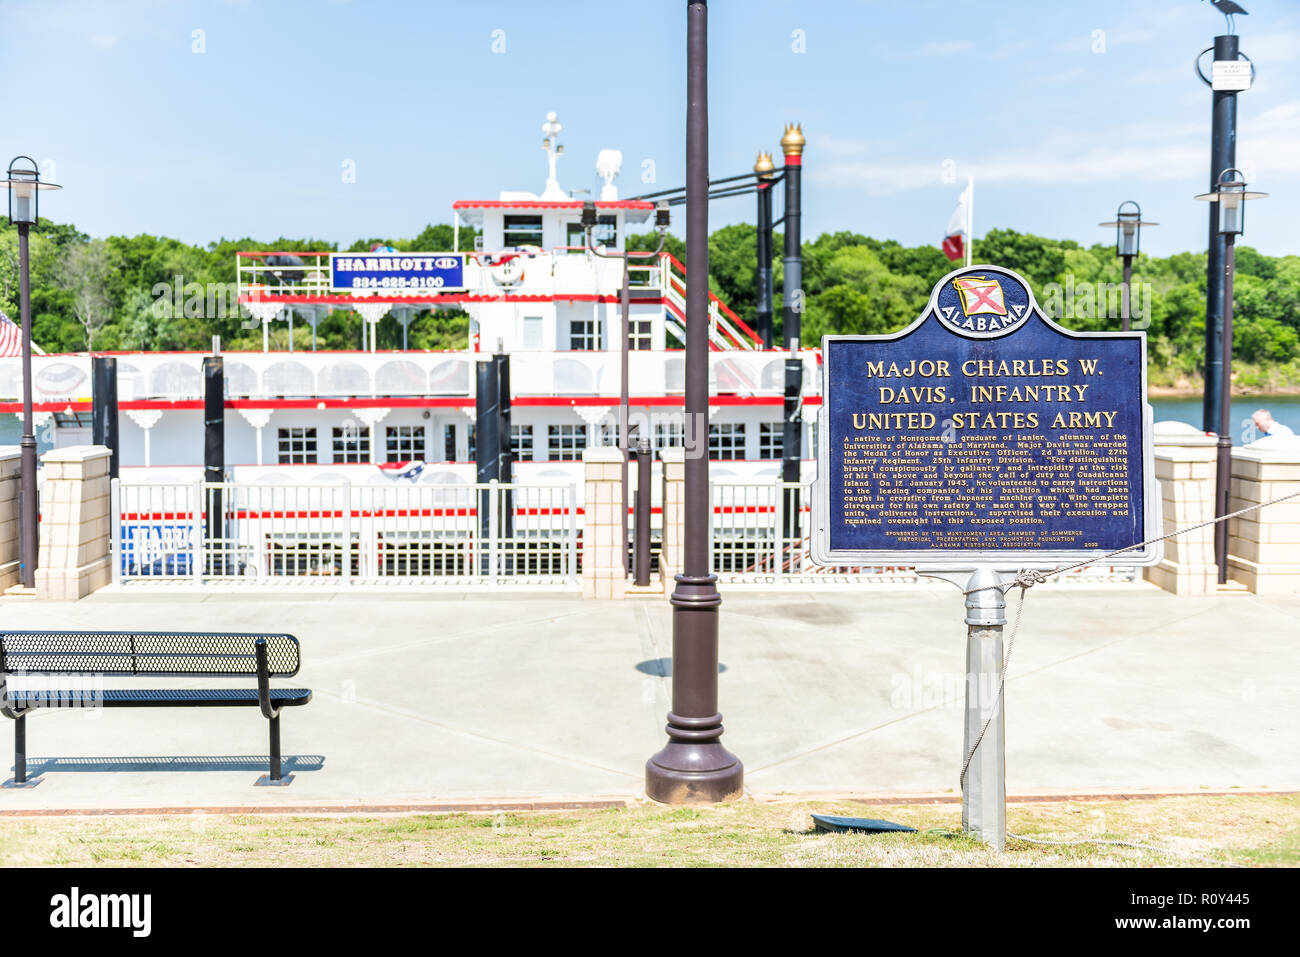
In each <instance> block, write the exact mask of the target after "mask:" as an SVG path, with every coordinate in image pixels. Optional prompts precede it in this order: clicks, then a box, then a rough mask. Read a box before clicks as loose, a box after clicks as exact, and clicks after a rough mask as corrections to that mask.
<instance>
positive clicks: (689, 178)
mask: <svg viewBox="0 0 1300 957" xmlns="http://www.w3.org/2000/svg"><path fill="white" fill-rule="evenodd" d="M708 16H709V11H708V5H707V4H706V3H705V2H704V0H690V2H688V3H687V5H686V275H687V276H694V277H695V278H694V279H692V280H690V281H689V282H687V284H686V429H685V433H686V435H687V436H688V438H687V442H686V461H685V476H684V478H685V483H684V484H685V488H684V490H683V491H684V498H685V501H684V502H683V506H684V508H683V513H684V514H683V522H682V526H683V527H682V533H683V534H682V537H683V549H682V572H681V574H680V575H678V576H677V578H676V582H677V585H676V587H675V588H674V589H673V594H672V598H671V599H670V601H671V603H672V608H673V704H672V710H671V711H669V712H668V727H667V729H666V730H667V732H668V743H667V744H666V745H665V746H664V747H663V749H662V750H660V751H659V752H658V753H657V754H655V755H654V756H653V757H652V758H650V760H649V761H647V762H646V766H645V791H646V796H647V797H649V798H651V799H652V800H655V801H660V802H663V803H665V804H712V803H716V802H718V801H728V800H732V799H735V798H738V797H740V795H741V791H742V790H743V786H744V774H745V771H744V767H743V766H742V765H741V763H740V760H739V759H738V758H737V757H736V756H735V755H734V754H731V753H730V752H729V751H727V749H726V748H724V747H723V746H722V740H721V739H722V715H721V714H719V713H718V607H719V606H720V605H721V604H722V596H721V595H719V594H718V579H717V576H716V575H714V574H713V573H712V572H711V570H710V562H709V539H710V535H711V528H712V525H713V522H712V517H713V516H712V506H711V504H710V502H709V451H708V450H709V442H708V423H709V282H708V276H709V72H708V55H709V46H708ZM692 439H693V440H694V441H692Z"/></svg>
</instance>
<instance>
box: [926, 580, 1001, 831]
mask: <svg viewBox="0 0 1300 957" xmlns="http://www.w3.org/2000/svg"><path fill="white" fill-rule="evenodd" d="M916 573H917V574H918V575H922V576H924V577H926V578H940V579H942V580H943V581H946V582H950V583H952V584H954V585H956V586H957V587H958V588H960V589H961V590H962V591H963V592H965V593H966V619H965V621H966V719H965V722H964V724H965V729H966V730H965V736H964V743H963V746H962V761H963V762H964V761H965V760H966V756H967V755H971V749H972V748H974V751H975V753H974V754H973V755H971V758H970V764H969V765H967V766H966V768H965V773H964V775H963V777H962V792H961V828H962V831H963V832H964V833H966V834H970V835H972V836H973V837H975V838H976V839H977V840H980V841H983V842H984V843H985V844H987V845H989V847H992V848H993V849H994V850H997V851H1002V850H1005V849H1006V845H1007V772H1006V728H1005V724H1004V720H1003V718H1004V711H1005V708H1004V701H1003V699H1004V696H1003V695H1001V694H999V693H998V689H999V687H1000V686H1001V683H1002V661H1003V649H1002V629H1003V628H1004V627H1005V626H1006V623H1007V618H1006V610H1007V600H1006V596H1005V595H1004V593H1003V589H1004V588H1005V587H1006V586H1007V584H1008V583H1009V582H1010V581H1012V580H1013V579H1014V577H1015V572H1012V571H1004V570H999V569H995V568H992V567H990V566H987V565H984V566H980V567H977V568H973V569H972V568H965V569H955V570H954V569H939V568H929V569H927V568H924V567H918V568H917V570H916ZM990 586H997V587H990ZM976 589H979V590H978V591H977V590H976ZM990 715H992V719H991V720H990V717H989V716H990ZM985 722H987V723H988V729H987V730H984V725H985ZM981 731H984V735H983V737H982V738H981V737H980V732H981ZM976 742H978V746H977V745H976Z"/></svg>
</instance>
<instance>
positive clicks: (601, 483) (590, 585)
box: [582, 446, 627, 599]
mask: <svg viewBox="0 0 1300 957" xmlns="http://www.w3.org/2000/svg"><path fill="white" fill-rule="evenodd" d="M622 456H623V453H622V452H620V451H619V450H618V449H616V448H613V447H610V446H599V447H593V448H588V449H585V450H584V451H583V453H582V463H583V465H582V470H583V474H584V485H583V500H582V510H583V514H582V597H583V598H618V599H621V598H623V597H624V591H625V589H626V587H627V577H626V576H625V575H624V574H623V558H622V556H621V555H620V554H619V548H620V542H619V539H620V538H622V536H623V526H622V524H621V522H620V521H619V514H618V512H619V508H620V507H621V505H622V499H623V492H622V462H623V457H622ZM623 547H626V545H625V544H624V545H623Z"/></svg>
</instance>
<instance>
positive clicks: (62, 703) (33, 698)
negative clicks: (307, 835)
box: [0, 631, 311, 787]
mask: <svg viewBox="0 0 1300 957" xmlns="http://www.w3.org/2000/svg"><path fill="white" fill-rule="evenodd" d="M299 664H300V659H299V655H298V639H297V638H295V637H293V636H292V635H256V634H212V633H201V632H191V633H173V632H146V631H0V713H3V714H4V716H5V717H6V718H12V719H13V721H14V776H13V779H12V780H11V781H6V782H5V785H4V786H5V787H33V786H35V784H36V783H38V782H36V781H31V782H29V781H28V780H27V720H26V718H27V714H28V713H29V712H31V711H34V710H36V709H38V708H98V707H103V708H230V707H240V706H245V707H251V706H254V705H255V706H257V707H259V708H261V710H262V716H263V717H264V718H266V719H267V721H269V722H270V726H271V756H270V768H269V773H268V774H266V775H264V776H263V777H261V778H258V780H257V783H258V784H259V785H269V786H282V785H287V784H288V783H289V782H290V781H291V780H293V775H292V774H290V775H288V776H283V775H282V774H281V771H280V711H281V709H282V708H286V707H290V706H294V705H303V704H306V703H307V702H308V701H310V700H311V690H310V689H308V688H274V689H273V688H272V687H271V678H288V677H292V676H293V675H296V674H297V673H298V668H299ZM20 675H21V676H24V677H26V676H30V675H42V676H48V677H50V678H52V679H53V681H54V683H58V679H59V678H63V679H64V681H63V684H64V685H65V686H64V687H50V688H42V689H32V690H21V691H13V690H10V688H9V679H10V678H12V677H15V676H20ZM72 675H76V676H79V677H81V678H83V679H84V678H94V679H96V680H98V679H99V678H100V677H101V676H102V677H113V678H119V677H123V678H124V677H133V678H134V677H168V678H239V677H244V676H256V677H257V687H256V688H208V689H193V688H112V689H104V688H98V687H97V688H86V687H74V685H75V684H76V682H73V681H70V680H67V679H68V677H70V676H72Z"/></svg>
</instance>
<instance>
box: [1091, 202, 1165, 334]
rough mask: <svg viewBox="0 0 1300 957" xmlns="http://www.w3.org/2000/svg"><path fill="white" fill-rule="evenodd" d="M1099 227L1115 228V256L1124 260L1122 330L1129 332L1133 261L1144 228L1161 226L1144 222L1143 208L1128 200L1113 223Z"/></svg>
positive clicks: (1120, 206) (1116, 211) (1121, 206)
mask: <svg viewBox="0 0 1300 957" xmlns="http://www.w3.org/2000/svg"><path fill="white" fill-rule="evenodd" d="M1125 206H1132V207H1133V208H1132V209H1125V208H1124V207H1125ZM1097 225H1098V226H1114V227H1115V255H1116V256H1119V257H1120V259H1122V260H1124V298H1123V302H1122V307H1123V314H1122V315H1121V317H1120V321H1121V328H1122V329H1123V330H1124V331H1125V332H1128V329H1129V316H1130V315H1131V313H1130V311H1129V309H1130V306H1131V303H1132V301H1133V260H1134V259H1136V258H1137V255H1138V252H1139V251H1140V249H1141V238H1142V227H1143V226H1159V225H1160V224H1159V223H1146V222H1143V221H1142V207H1141V206H1139V205H1138V204H1137V203H1135V202H1134V201H1133V200H1131V199H1126V200H1124V202H1122V203H1120V204H1119V209H1117V210H1115V221H1114V222H1111V223H1098V224H1097Z"/></svg>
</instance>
